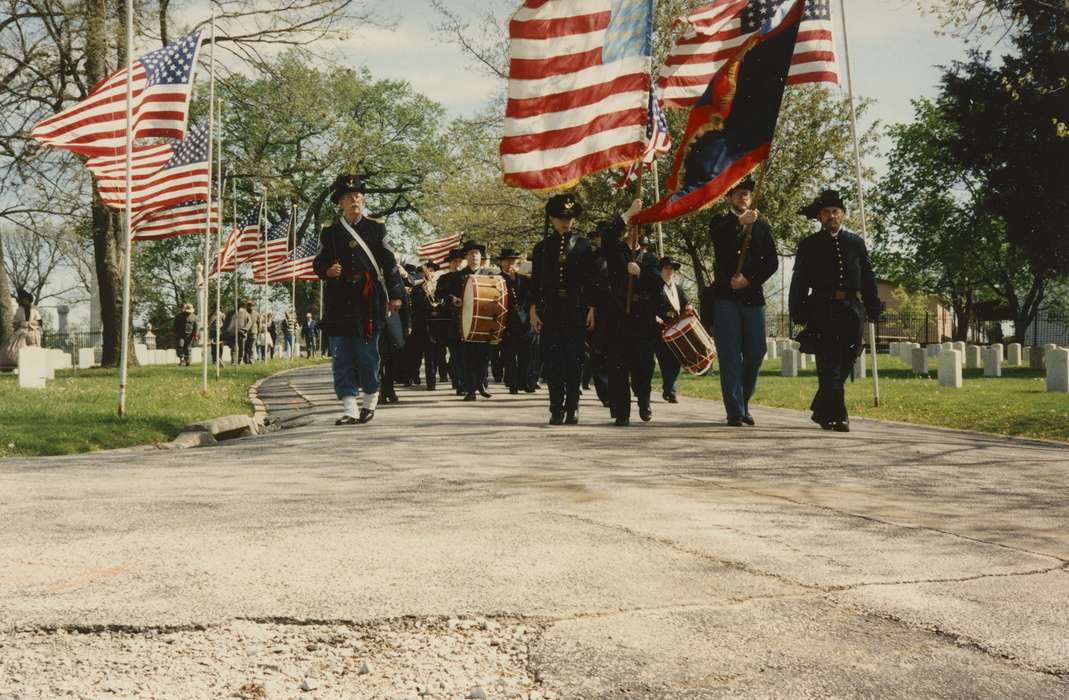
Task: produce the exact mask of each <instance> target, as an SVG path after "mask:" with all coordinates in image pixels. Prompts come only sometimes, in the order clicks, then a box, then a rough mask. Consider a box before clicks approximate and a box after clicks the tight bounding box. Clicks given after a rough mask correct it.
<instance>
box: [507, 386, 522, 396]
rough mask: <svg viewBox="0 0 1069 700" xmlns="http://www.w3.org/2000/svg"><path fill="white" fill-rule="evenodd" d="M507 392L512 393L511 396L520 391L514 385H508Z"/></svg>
mask: <svg viewBox="0 0 1069 700" xmlns="http://www.w3.org/2000/svg"><path fill="white" fill-rule="evenodd" d="M509 393H510V394H512V395H513V396H515V395H516V394H518V393H520V390H519V389H517V388H516V387H514V386H513V387H509Z"/></svg>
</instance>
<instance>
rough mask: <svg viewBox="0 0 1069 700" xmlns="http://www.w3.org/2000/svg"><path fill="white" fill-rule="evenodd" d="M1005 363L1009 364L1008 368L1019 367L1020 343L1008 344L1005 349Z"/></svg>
mask: <svg viewBox="0 0 1069 700" xmlns="http://www.w3.org/2000/svg"><path fill="white" fill-rule="evenodd" d="M1006 362H1008V363H1009V365H1010V367H1020V366H1021V364H1022V362H1021V344H1020V343H1010V344H1009V346H1008V347H1007V348H1006Z"/></svg>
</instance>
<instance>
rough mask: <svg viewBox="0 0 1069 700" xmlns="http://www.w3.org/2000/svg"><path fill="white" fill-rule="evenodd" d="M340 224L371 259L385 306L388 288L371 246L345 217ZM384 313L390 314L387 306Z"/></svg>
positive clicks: (388, 300) (388, 296)
mask: <svg viewBox="0 0 1069 700" xmlns="http://www.w3.org/2000/svg"><path fill="white" fill-rule="evenodd" d="M341 225H342V226H344V227H345V230H346V231H348V232H349V235H350V236H352V237H353V240H355V241H356V242H357V243H359V244H360V249H361V250H363V251H364V255H366V256H367V259H368V260H370V261H371V267H372V269H374V270H375V275H376V276H377V277H378V280H379V284H380V285H381V286H382V298H383V299H385V300H386V304H387V307H388V306H389V302H390V290H388V289H387V288H386V279H385V278H384V277H383V276H382V268H381V267H379V261H378V260H376V259H375V256H374V255H373V254H372V253H371V248H369V247H368V245H367V243H365V242H364V239H363V238H361V237H360V234H359V233H357V232H356V229H354V228H353V227H352V225H351V224H350V223H349V222H348V221H346V220H345V217H344V216H343V217H341ZM386 315H387V316H389V315H390V310H389V308H387V309H386Z"/></svg>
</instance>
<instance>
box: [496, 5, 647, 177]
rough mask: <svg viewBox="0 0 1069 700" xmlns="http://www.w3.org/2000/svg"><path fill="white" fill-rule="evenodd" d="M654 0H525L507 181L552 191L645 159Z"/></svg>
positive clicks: (517, 35)
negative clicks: (595, 174) (608, 169)
mask: <svg viewBox="0 0 1069 700" xmlns="http://www.w3.org/2000/svg"><path fill="white" fill-rule="evenodd" d="M652 33H653V0H525V2H524V3H523V5H522V6H521V7H520V9H518V10H517V11H516V13H515V14H513V16H512V19H511V20H510V22H509V52H510V56H511V63H510V67H509V82H508V103H507V105H506V108H505V133H504V138H503V139H502V141H501V147H500V152H501V161H502V168H503V170H504V179H505V183H506V184H507V185H510V186H512V187H522V188H524V189H535V190H553V189H562V188H565V187H569V186H571V185H574V184H575V183H576V182H578V181H579V180H580V179H581V178H583V177H585V176H586V175H589V174H591V173H595V172H598V171H601V170H605V169H607V168H613V167H620V166H622V165H625V164H627V163H630V162H632V161H635V160H639V159H640V158H642V154H643V151H644V150H645V148H646V140H645V130H646V109H647V106H646V102H647V99H648V95H649V88H650V80H651V78H650V51H651V41H652Z"/></svg>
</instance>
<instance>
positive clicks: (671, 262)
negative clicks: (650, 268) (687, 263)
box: [657, 255, 683, 270]
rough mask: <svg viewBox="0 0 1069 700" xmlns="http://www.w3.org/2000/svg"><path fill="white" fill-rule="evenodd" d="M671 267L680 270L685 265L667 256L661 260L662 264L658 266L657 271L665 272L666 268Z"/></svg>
mask: <svg viewBox="0 0 1069 700" xmlns="http://www.w3.org/2000/svg"><path fill="white" fill-rule="evenodd" d="M669 265H671V266H672V269H673V270H678V269H679V268H681V267H683V263H681V262H679V261H678V260H676V259H675V258H673V257H672V256H671V255H666V256H664V257H663V258H661V260H660V262H659V263H658V264H657V269H659V270H663V269H664V268H666V267H668V266H669Z"/></svg>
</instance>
